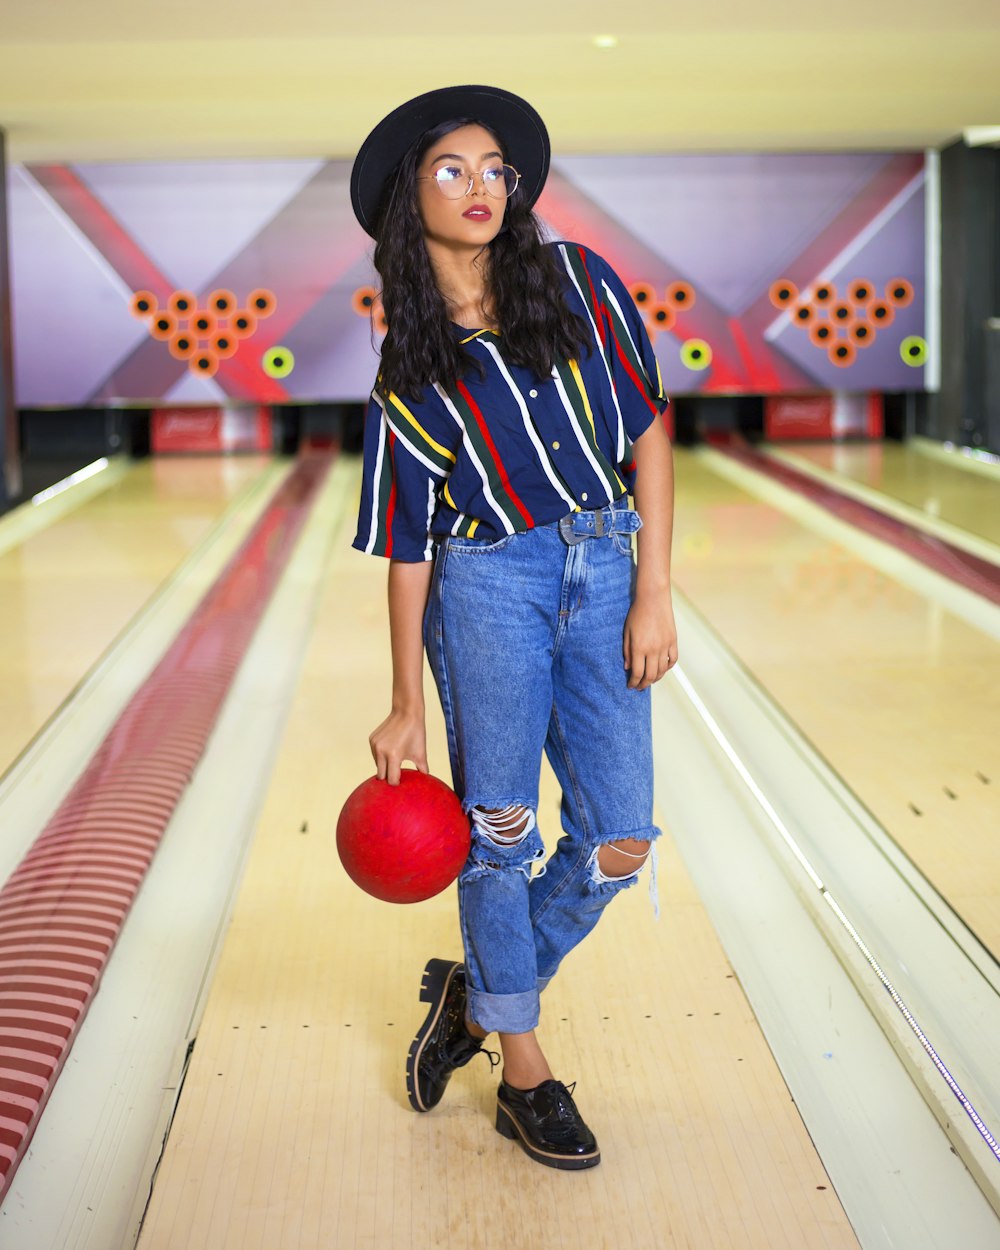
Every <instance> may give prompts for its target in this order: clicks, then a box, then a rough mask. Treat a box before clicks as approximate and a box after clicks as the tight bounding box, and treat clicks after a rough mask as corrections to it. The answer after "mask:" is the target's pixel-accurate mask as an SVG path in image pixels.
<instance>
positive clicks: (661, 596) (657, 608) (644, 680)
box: [622, 591, 677, 690]
mask: <svg viewBox="0 0 1000 1250" xmlns="http://www.w3.org/2000/svg"><path fill="white" fill-rule="evenodd" d="M622 651H623V653H624V657H625V668H626V670H627V671H628V675H629V677H628V686H629V689H630V690H645V689H646V687H647V686H651V685H652V684H653V683H654V682H657V681H659V680H660V678H661V677H663V676H664V675H665V674H666V673H668V672H669V671H670V669H671V668H673V666H674V665H675V664H676V663H677V626H676V625H675V624H674V607H673V603H672V602H671V599H670V592H669V591H666V592H665V593H663V592H661V593H657V594H652V593H650V594H643V593H642V592H639V593H637V594H636V597H635V599H634V600H633V602H632V606H631V608H629V613H628V616H627V617H626V618H625V634H624V638H623V642H622Z"/></svg>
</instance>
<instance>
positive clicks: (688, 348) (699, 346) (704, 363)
mask: <svg viewBox="0 0 1000 1250" xmlns="http://www.w3.org/2000/svg"><path fill="white" fill-rule="evenodd" d="M711 363H712V349H711V347H709V345H708V344H707V343H706V342H705V340H704V339H688V340H687V342H686V343H685V344H684V346H683V347H682V348H681V364H682V365H683V366H684V368H685V369H693V370H694V372H695V373H700V372H701V370H702V369H707V368H708V366H709V365H710V364H711Z"/></svg>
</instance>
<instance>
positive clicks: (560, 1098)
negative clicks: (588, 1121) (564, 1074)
mask: <svg viewBox="0 0 1000 1250" xmlns="http://www.w3.org/2000/svg"><path fill="white" fill-rule="evenodd" d="M575 1089H576V1081H574V1082H573V1084H572V1085H564V1086H563V1087H562V1088H561V1089H559V1090H557V1091H556V1092H555V1094H554V1096H553V1098H552V1105H553V1107H554V1108H555V1113H556V1116H557V1118H558V1119H560V1120H564V1121H569V1122H571V1123H574V1124H575V1123H576V1120H577V1118H578V1116H579V1112H578V1111H577V1109H576V1106H575V1104H574V1102H573V1091H574V1090H575Z"/></svg>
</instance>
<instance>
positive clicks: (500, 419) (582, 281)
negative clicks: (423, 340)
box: [353, 243, 668, 563]
mask: <svg viewBox="0 0 1000 1250" xmlns="http://www.w3.org/2000/svg"><path fill="white" fill-rule="evenodd" d="M548 246H550V247H552V248H555V249H556V252H557V258H558V260H559V262H560V265H561V267H562V268H563V269H564V270H565V273H566V293H567V301H568V303H569V306H570V307H571V308H572V309H573V310H574V312H578V313H580V314H581V315H582V316H583V317H584V319H585V320H586V321H587V322H588V323H589V325H590V326H591V328H592V332H593V335H594V340H595V350H594V351H593V352H591V353H590V355H589V356H584V357H583V358H582V359H581V360H570V361H560V362H557V363H556V365H555V366H554V367H553V369H552V374H551V376H550V377H548V378H545V379H539V378H537V377H535V376H534V375H533V374H532V373H531V372H530V371H529V370H527V369H523V368H519V367H517V366H514V365H511V364H509V363H508V362H507V361H506V360H505V359H504V353H503V338H502V336H501V335H499V334H495V333H493V332H492V331H490V330H475V331H471V330H466V331H462V330H460V329H459V328H458V327H456V333H457V334H460V335H461V337H462V341H463V342H465V343H467V344H468V345H469V348H470V350H471V351H473V352H475V353H476V354H477V355H478V356H479V358H480V359H481V360H482V362H483V364H484V365H485V377H484V378H480V377H479V376H478V375H477V373H476V372H475V371H471V372H470V374H469V375H468V376H467V377H465V378H463V379H461V380H460V381H458V382H457V383H455V384H453V385H451V386H448V387H444V386H441V385H438V384H435V385H433V386H429V387H427V388H426V390H425V391H424V393H423V395H422V396H421V397H420V400H419V402H413V401H411V400H409V399H404V398H402V397H400V396H397V395H395V394H390V395H389V396H388V397H386V396H383V395H380V394H379V392H378V389H377V388H376V390H375V391H373V393H372V397H371V400H370V403H369V406H368V412H367V415H366V417H365V434H364V469H363V478H362V487H361V505H360V509H359V516H358V532H357V536H356V538H355V539H354V544H353V545H354V546H355V547H357V548H358V549H359V550H361V551H366V552H369V553H371V554H373V555H380V556H388V557H390V558H392V559H395V560H403V561H406V562H409V563H416V562H419V561H422V560H430V559H431V558H432V556H433V552H434V542H435V540H437V539H440V538H444V537H446V536H447V535H449V534H455V535H463V536H465V537H476V538H484V539H492V540H496V539H499V538H502V537H503V536H504V535H505V534H512V533H516V532H519V531H521V532H523V531H525V530H528V529H531V528H532V527H533V526H535V525H546V524H549V523H550V522H553V521H558V520H559V519H560V518H561V517H563V516H566V515H567V513H570V512H575V511H580V510H581V509H589V508H600V507H603V506H604V505H605V504H607V503H610V502H611V501H612V500H613V499H618V498H620V497H621V496H622V495H624V494H626V493H630V492H631V489H632V486H633V484H634V480H635V463H634V457H633V454H632V444H633V442H634V441H635V440H636V439H637V438H638V437H639V435H640V434H642V433H643V431H644V430H646V429H647V428H648V426H649V425H650V424H651V423H652V421H654V420H655V419H656V418H657V417H658V416H659V414H660V413H661V412H662V411H663V409H664V408H665V407H666V405H667V402H668V401H667V398H666V396H665V394H664V392H663V382H662V379H661V377H660V370H659V366H658V364H657V360H656V356H655V355H654V353H653V348H652V346H651V344H650V342H649V337H648V335H647V334H646V328H645V326H644V325H643V322H642V318H641V316H640V315H639V312H638V309H637V308H636V307H635V304H634V303H633V301H632V297H631V296H630V295H629V293H628V291H627V290H626V288H625V286H624V284H623V283H622V281H621V279H620V278H619V277H618V275H617V274H616V273H615V272H614V270H613V269H612V268H611V267H610V265H608V263H607V262H606V261H605V260H603V259H602V258H601V257H600V256H598V255H597V254H596V253H594V252H592V251H590V250H589V249H588V248H585V247H582V246H581V245H579V244H576V243H552V244H549V245H548Z"/></svg>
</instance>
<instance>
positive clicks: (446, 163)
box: [417, 126, 507, 250]
mask: <svg viewBox="0 0 1000 1250" xmlns="http://www.w3.org/2000/svg"><path fill="white" fill-rule="evenodd" d="M502 164H503V154H502V153H501V152H500V145H499V144H498V143H497V141H496V139H495V138H494V136H493V135H491V134H490V132H489V131H488V130H485V129H484V128H483V127H482V126H462V127H460V128H459V129H458V130H452V131H451V132H450V133H449V134H446V135H445V136H444V138H442V139H438V140H437V142H436V143H433V144H431V146H430V147H429V148H428V149H427V152H426V153H425V155H424V158H423V160H422V161H421V162H420V165H419V166H418V168H417V177H418V179H420V181H418V182H417V206H418V208H419V210H420V220H421V221H422V222H423V226H424V235H425V236H426V238H427V239H428V240H433V241H434V242H435V243H439V244H443V245H444V246H447V247H455V246H459V247H461V246H466V247H468V246H471V247H474V248H476V249H477V250H478V249H479V248H482V247H484V246H485V245H486V244H487V243H491V242H492V241H493V239H495V238H496V236H497V235H498V234H499V233H500V227H501V226H502V225H503V218H504V212H505V211H506V208H507V201H506V199H505V198H503V197H502V196H494V195H490V194H489V193H488V192H487V191H486V188H485V186H484V185H483V180H482V178H480V177H479V174H480V173H481V172H482V171H483V170H485V169H491V168H496V167H497V166H499V165H502ZM442 169H447V170H449V171H455V172H454V173H453V175H452V176H453V177H454V179H455V182H456V185H461V186H462V187H463V188H464V187H466V186H468V179H469V175H470V174H475V175H476V177H475V178H474V179H473V183H472V190H471V191H470V192H469V194H468V195H463V196H462V197H461V198H459V199H454V200H451V199H448V197H447V196H446V195H444V194H443V193H442V190H441V188H440V186H438V185H437V182H436V179H435V175H436V174H437V173H438V171H439V170H442ZM501 185H502V180H501Z"/></svg>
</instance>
